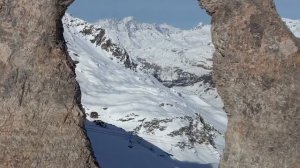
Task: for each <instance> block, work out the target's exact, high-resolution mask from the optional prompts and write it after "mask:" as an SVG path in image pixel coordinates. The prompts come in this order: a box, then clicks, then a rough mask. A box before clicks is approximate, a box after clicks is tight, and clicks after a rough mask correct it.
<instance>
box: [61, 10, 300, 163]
mask: <svg viewBox="0 0 300 168" xmlns="http://www.w3.org/2000/svg"><path fill="white" fill-rule="evenodd" d="M63 22H64V28H65V33H64V36H65V39H66V41H67V45H68V49H69V53H70V56H71V57H72V59H73V61H74V63H75V64H76V74H77V80H78V82H79V84H80V87H81V91H82V104H83V106H84V108H85V110H86V113H87V119H88V121H87V123H86V129H87V132H88V135H89V137H90V139H91V142H92V146H93V150H94V152H95V154H96V157H97V160H98V161H99V163H100V164H101V165H102V166H103V167H112V168H117V167H124V168H140V167H143V168H147V167H149V168H153V167H161V168H171V167H172V168H173V167H180V168H196V167H217V165H218V162H219V158H220V156H221V154H222V150H223V148H224V133H225V131H226V125H227V117H226V113H225V112H224V111H223V110H222V107H223V104H222V101H221V100H220V98H219V96H218V94H217V92H216V89H215V88H214V84H213V82H212V80H211V71H212V53H213V51H214V48H213V45H212V43H211V37H210V26H208V25H199V26H197V27H196V28H194V29H191V30H180V29H178V28H174V27H172V26H169V25H155V24H146V23H138V22H137V21H135V20H134V19H133V18H132V17H128V18H124V19H123V20H111V19H107V20H100V21H98V22H97V23H95V24H89V23H87V22H85V21H83V20H80V19H78V18H74V17H72V16H70V15H68V14H66V16H65V17H64V18H63ZM287 23H288V25H289V26H290V27H291V29H292V30H294V31H297V32H298V33H299V32H300V30H299V25H300V23H299V21H293V20H287ZM298 35H299V34H298ZM97 114H98V115H97Z"/></svg>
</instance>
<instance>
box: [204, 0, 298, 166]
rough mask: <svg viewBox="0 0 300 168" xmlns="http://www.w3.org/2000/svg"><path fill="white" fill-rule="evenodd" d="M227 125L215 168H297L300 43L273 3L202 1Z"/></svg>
mask: <svg viewBox="0 0 300 168" xmlns="http://www.w3.org/2000/svg"><path fill="white" fill-rule="evenodd" d="M200 4H201V5H202V6H203V7H204V8H205V9H206V10H207V12H208V13H209V14H210V15H211V16H212V36H213V43H214V45H215V47H216V52H215V54H214V58H213V61H214V76H213V78H214V81H215V82H216V86H217V88H218V92H219V94H220V95H221V97H222V98H223V100H224V104H225V110H226V111H227V112H228V117H229V123H228V131H227V135H226V149H225V151H224V156H223V159H222V161H221V165H220V167H222V168H227V167H230V168H234V167H236V168H237V167H243V168H247V167H264V168H281V167H285V168H296V167H300V162H299V160H300V156H299V154H300V153H299V146H300V131H299V130H300V125H299V117H300V114H299V113H300V89H299V86H300V50H299V48H300V42H299V39H297V38H295V37H294V35H293V34H292V33H291V32H290V31H289V30H288V28H287V27H286V25H285V24H284V23H283V22H282V21H281V19H280V17H279V16H278V14H277V12H276V9H275V5H274V3H273V1H272V0H264V1H261V0H244V1H239V0H214V1H211V0H201V1H200Z"/></svg>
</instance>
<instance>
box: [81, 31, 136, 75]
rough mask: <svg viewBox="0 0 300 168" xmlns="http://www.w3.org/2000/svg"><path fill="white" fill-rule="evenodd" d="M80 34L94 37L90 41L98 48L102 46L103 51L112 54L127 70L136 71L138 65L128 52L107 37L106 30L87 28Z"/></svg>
mask: <svg viewBox="0 0 300 168" xmlns="http://www.w3.org/2000/svg"><path fill="white" fill-rule="evenodd" d="M80 33H82V34H84V35H92V36H93V39H92V40H90V41H91V43H94V44H95V45H96V46H100V47H101V48H102V49H103V50H105V51H107V52H108V53H111V54H112V56H114V57H115V58H116V59H118V60H119V61H120V62H121V63H123V64H124V66H125V67H126V68H129V69H132V70H135V69H136V66H137V65H136V64H135V63H134V62H133V61H132V59H131V58H130V56H129V55H128V53H127V51H126V50H125V49H123V48H121V47H119V46H118V45H117V44H115V43H113V42H112V40H111V39H110V38H108V37H106V36H105V30H104V29H102V28H95V27H94V26H86V27H85V28H84V29H83V30H82V31H80Z"/></svg>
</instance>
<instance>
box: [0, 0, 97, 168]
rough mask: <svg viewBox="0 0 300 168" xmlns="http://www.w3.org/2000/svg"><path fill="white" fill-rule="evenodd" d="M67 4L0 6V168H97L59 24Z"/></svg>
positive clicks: (5, 0)
mask: <svg viewBox="0 0 300 168" xmlns="http://www.w3.org/2000/svg"><path fill="white" fill-rule="evenodd" d="M72 1H73V0H38V1H28V0H0V71H1V73H0V151H1V154H0V167H3V168H9V167H45V168H46V167H48V168H51V167H53V168H57V167H97V164H96V163H95V162H94V158H93V155H92V152H91V148H90V144H89V140H88V139H87V137H86V134H85V130H84V115H83V113H82V111H81V108H80V90H79V86H78V84H77V82H76V80H75V73H74V65H73V63H72V62H71V61H70V58H69V56H68V54H67V50H66V46H65V42H64V39H63V35H62V31H63V28H62V23H61V18H62V16H63V15H64V13H65V10H66V9H67V6H68V5H69V4H70V3H71V2H72Z"/></svg>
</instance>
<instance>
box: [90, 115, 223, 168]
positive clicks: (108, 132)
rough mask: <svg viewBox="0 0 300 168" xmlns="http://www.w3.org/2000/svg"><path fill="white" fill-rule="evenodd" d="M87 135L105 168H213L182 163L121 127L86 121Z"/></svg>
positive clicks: (98, 159)
mask: <svg viewBox="0 0 300 168" xmlns="http://www.w3.org/2000/svg"><path fill="white" fill-rule="evenodd" d="M85 127H86V130H87V134H88V136H89V138H90V141H91V144H92V148H93V150H94V153H95V156H96V159H97V161H98V162H99V164H100V165H101V167H103V168H121V167H122V168H213V167H217V165H214V166H212V165H211V164H198V163H190V162H182V161H178V160H174V159H172V155H171V154H169V153H167V152H165V151H163V150H162V149H160V148H158V147H157V146H155V145H153V144H152V143H150V142H148V141H146V140H144V139H143V138H141V137H139V136H137V135H134V134H133V133H132V132H127V131H125V130H123V129H122V128H119V127H116V126H114V125H111V124H106V123H98V124H97V123H95V122H90V121H86V124H85Z"/></svg>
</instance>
